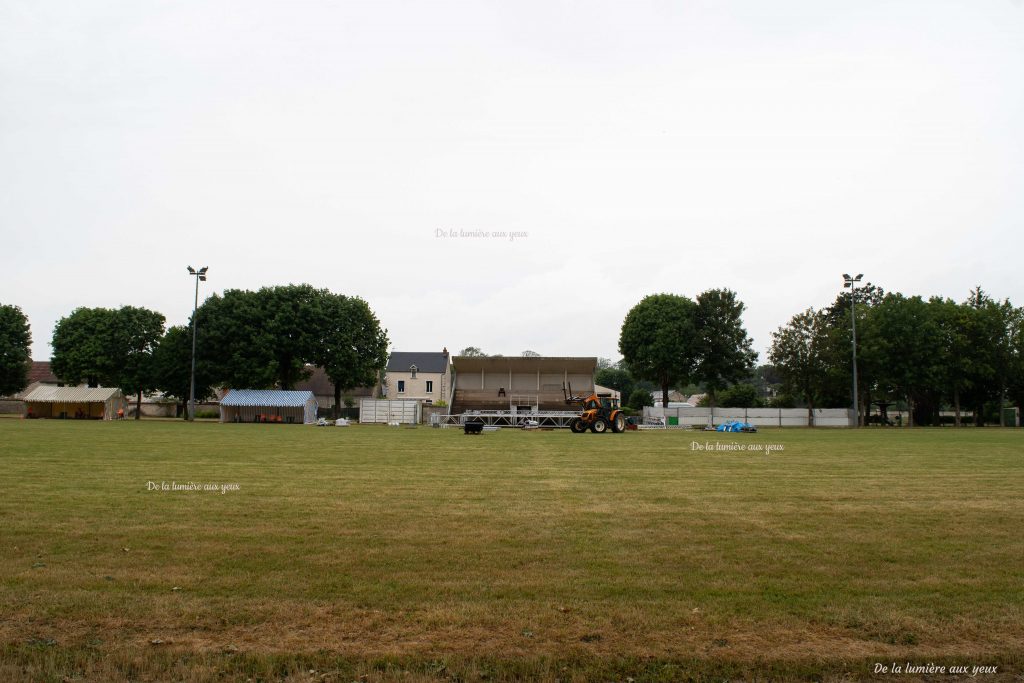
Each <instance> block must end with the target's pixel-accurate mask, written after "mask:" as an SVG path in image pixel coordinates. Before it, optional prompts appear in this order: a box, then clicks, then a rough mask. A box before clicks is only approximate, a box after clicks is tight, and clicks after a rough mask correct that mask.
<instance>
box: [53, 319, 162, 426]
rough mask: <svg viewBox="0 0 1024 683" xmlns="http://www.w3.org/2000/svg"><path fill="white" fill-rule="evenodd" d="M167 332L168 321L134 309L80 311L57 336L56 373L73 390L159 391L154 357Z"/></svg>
mask: <svg viewBox="0 0 1024 683" xmlns="http://www.w3.org/2000/svg"><path fill="white" fill-rule="evenodd" d="M163 331H164V316H163V315H162V314H160V313H157V312H156V311H151V310H149V309H147V308H137V307H135V306H123V307H121V308H119V309H116V310H113V309H109V308H76V309H75V310H74V311H72V312H71V314H70V315H68V316H67V317H64V318H61V319H60V320H59V321H57V325H56V327H55V328H54V331H53V341H52V346H53V358H52V359H51V365H52V367H53V372H54V373H55V374H56V375H57V376H58V377H60V378H62V379H64V380H65V381H67V382H70V383H72V384H78V383H80V382H83V381H84V382H86V383H87V384H88V385H89V386H91V387H96V386H100V385H103V386H107V387H117V388H119V389H121V391H123V392H124V393H125V394H128V395H132V394H134V395H135V396H136V404H135V406H136V411H135V418H136V419H138V418H139V414H140V409H141V407H142V392H144V391H147V390H150V389H153V388H155V386H156V381H155V379H154V376H153V351H154V349H155V348H156V346H157V344H159V341H160V338H161V336H163Z"/></svg>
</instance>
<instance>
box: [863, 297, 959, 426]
mask: <svg viewBox="0 0 1024 683" xmlns="http://www.w3.org/2000/svg"><path fill="white" fill-rule="evenodd" d="M933 313H934V311H933V309H932V308H930V307H929V306H928V304H927V303H926V302H925V301H924V300H922V299H921V297H919V296H914V297H905V296H903V295H902V294H887V295H886V296H885V298H884V299H883V300H882V302H881V303H880V304H878V305H877V306H875V307H874V308H872V309H871V313H870V318H869V325H870V326H871V327H872V328H873V334H872V336H871V343H870V345H866V346H865V354H864V355H865V356H866V357H868V358H870V359H871V361H872V362H874V363H875V364H876V365H877V367H878V368H879V372H880V373H881V377H882V382H883V383H885V384H888V385H889V387H891V389H892V390H893V391H894V392H895V394H896V395H897V396H900V397H902V398H903V399H904V400H906V402H907V406H908V409H909V411H910V420H909V422H908V424H909V426H913V425H914V424H915V423H916V422H920V420H921V419H922V417H923V415H922V412H921V411H920V410H918V408H919V407H920V405H919V404H921V403H922V401H927V400H928V399H929V395H930V394H931V393H932V392H934V391H936V390H937V388H938V387H941V372H942V370H941V367H942V366H941V352H942V334H941V331H940V329H939V326H938V324H937V322H936V320H935V316H934V315H933Z"/></svg>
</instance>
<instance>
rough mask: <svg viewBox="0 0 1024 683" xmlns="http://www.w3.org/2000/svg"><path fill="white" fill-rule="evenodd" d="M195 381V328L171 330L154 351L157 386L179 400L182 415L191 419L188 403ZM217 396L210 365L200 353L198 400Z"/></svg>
mask: <svg viewBox="0 0 1024 683" xmlns="http://www.w3.org/2000/svg"><path fill="white" fill-rule="evenodd" d="M191 382H192V326H191V324H190V325H187V326H186V325H175V326H173V327H169V328H168V329H167V332H165V333H164V336H163V339H161V340H160V344H159V345H157V347H156V349H155V350H154V351H153V383H154V385H155V388H156V389H159V390H160V391H163V392H164V393H165V394H166V395H168V396H171V397H173V398H175V399H177V401H178V405H179V408H180V411H181V416H182V417H183V418H185V419H188V400H189V394H190V391H191ZM211 394H213V382H212V381H211V379H210V367H209V362H208V361H207V360H205V359H204V358H202V357H201V356H199V355H198V354H197V358H196V399H197V400H203V399H205V398H207V397H209V396H210V395H211Z"/></svg>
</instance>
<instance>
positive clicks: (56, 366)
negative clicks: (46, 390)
mask: <svg viewBox="0 0 1024 683" xmlns="http://www.w3.org/2000/svg"><path fill="white" fill-rule="evenodd" d="M115 324H116V323H115V316H114V311H112V310H111V309H109V308H84V307H83V308H76V309H75V310H74V311H72V312H71V314H70V315H67V316H65V317H63V318H61V319H60V320H58V321H57V324H56V326H55V327H54V329H53V340H52V341H51V346H52V347H53V355H52V357H51V359H50V366H51V368H52V369H53V372H54V374H55V375H57V376H58V377H60V378H61V379H63V380H64V381H66V382H68V383H70V384H80V383H82V382H85V383H86V384H88V385H89V386H90V387H98V386H100V384H101V383H102V384H105V385H107V386H114V385H115V382H114V381H113V380H114V378H115V377H116V372H117V365H116V363H117V361H116V358H115V357H114V355H113V354H112V353H111V340H112V339H113V328H114V325H115Z"/></svg>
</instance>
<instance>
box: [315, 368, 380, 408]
mask: <svg viewBox="0 0 1024 683" xmlns="http://www.w3.org/2000/svg"><path fill="white" fill-rule="evenodd" d="M306 369H307V370H309V371H310V375H309V378H307V379H304V380H302V381H300V382H296V383H295V390H296V391H312V392H313V395H314V396H316V403H317V405H318V406H319V407H320V409H321V410H330V409H331V408H333V407H334V383H333V382H331V378H330V377H328V376H327V373H326V372H325V371H324V369H323V368H322V367H320V366H313V365H307V366H306ZM376 397H377V387H376V386H372V387H356V388H355V389H350V390H348V391H343V392H341V399H342V401H344V400H345V399H346V398H351V399H352V400H353V402H354V405H356V406H358V405H359V401H360V400H361V399H364V398H376Z"/></svg>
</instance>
